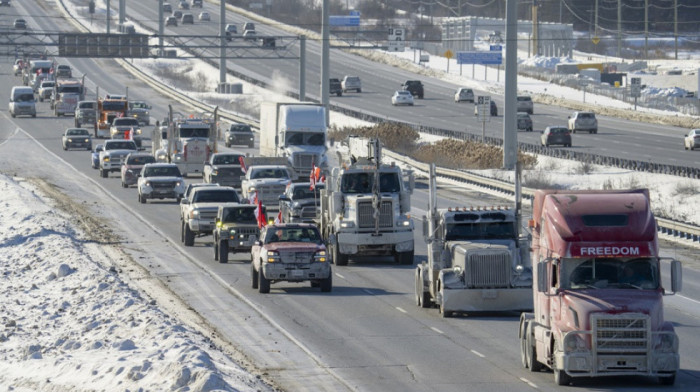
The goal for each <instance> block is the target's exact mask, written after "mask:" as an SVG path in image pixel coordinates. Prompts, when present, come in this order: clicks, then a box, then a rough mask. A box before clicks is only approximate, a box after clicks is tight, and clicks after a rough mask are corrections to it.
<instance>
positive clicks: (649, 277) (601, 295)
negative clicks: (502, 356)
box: [519, 189, 682, 385]
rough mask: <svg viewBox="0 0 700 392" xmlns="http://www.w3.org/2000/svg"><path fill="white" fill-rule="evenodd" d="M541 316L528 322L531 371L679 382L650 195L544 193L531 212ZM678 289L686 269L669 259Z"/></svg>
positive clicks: (524, 334)
mask: <svg viewBox="0 0 700 392" xmlns="http://www.w3.org/2000/svg"><path fill="white" fill-rule="evenodd" d="M532 211H533V212H532V220H531V221H530V224H529V225H530V227H531V229H532V250H531V259H532V260H533V262H534V263H535V265H536V268H534V269H533V272H534V281H535V284H534V285H533V293H534V313H523V314H522V315H521V317H520V330H519V338H520V343H521V359H522V363H523V366H525V367H526V368H529V369H530V371H533V372H535V371H539V370H540V369H542V368H543V367H548V368H551V369H552V371H553V372H554V381H555V383H556V384H558V385H568V384H569V383H571V382H572V381H574V380H576V379H578V378H581V377H600V376H624V375H640V376H656V377H658V378H659V381H660V382H661V384H664V385H672V384H673V383H674V382H675V378H676V372H677V371H678V369H679V363H680V362H679V361H680V358H679V355H678V346H679V343H678V336H677V335H676V334H675V332H674V328H673V324H672V323H670V322H668V321H664V318H663V296H664V294H666V292H665V289H664V288H663V286H662V282H661V257H659V245H658V237H657V228H656V220H655V219H654V216H653V215H652V212H651V206H650V203H649V191H648V190H646V189H634V190H616V191H609V190H607V191H606V190H588V191H583V190H582V191H575V190H538V191H536V193H535V197H534V200H533V208H532ZM670 270H671V279H670V283H671V291H672V292H673V293H675V292H679V291H680V290H681V283H682V282H681V274H682V270H681V264H680V262H678V261H676V260H670Z"/></svg>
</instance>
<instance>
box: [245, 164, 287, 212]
mask: <svg viewBox="0 0 700 392" xmlns="http://www.w3.org/2000/svg"><path fill="white" fill-rule="evenodd" d="M243 162H244V163H245V167H246V173H245V177H243V178H242V182H241V190H242V193H241V194H242V195H243V198H244V199H249V200H252V199H253V198H254V197H256V196H257V198H258V200H260V201H261V202H262V204H263V205H264V206H265V207H266V208H267V210H268V211H270V210H275V211H277V210H278V208H279V196H280V195H281V194H282V193H284V190H285V189H287V185H289V184H290V183H291V182H292V176H291V175H290V174H289V169H288V167H287V165H286V163H287V160H286V159H285V158H268V157H246V158H243Z"/></svg>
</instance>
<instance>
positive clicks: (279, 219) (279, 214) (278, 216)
mask: <svg viewBox="0 0 700 392" xmlns="http://www.w3.org/2000/svg"><path fill="white" fill-rule="evenodd" d="M280 223H282V211H280V212H278V213H277V218H275V224H276V225H279V224H280Z"/></svg>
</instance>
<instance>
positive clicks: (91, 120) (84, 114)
mask: <svg viewBox="0 0 700 392" xmlns="http://www.w3.org/2000/svg"><path fill="white" fill-rule="evenodd" d="M96 117H97V101H79V102H78V105H77V106H76V107H75V115H74V118H75V127H76V128H79V127H80V126H81V125H83V124H90V125H91V126H94V125H95V120H96Z"/></svg>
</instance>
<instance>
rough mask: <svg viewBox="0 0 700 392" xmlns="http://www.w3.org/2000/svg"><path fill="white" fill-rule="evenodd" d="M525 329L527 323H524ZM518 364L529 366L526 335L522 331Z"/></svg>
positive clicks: (526, 367)
mask: <svg viewBox="0 0 700 392" xmlns="http://www.w3.org/2000/svg"><path fill="white" fill-rule="evenodd" d="M525 330H527V324H526V325H525ZM520 364H521V365H523V367H524V368H525V369H528V368H529V367H530V363H529V361H528V358H527V335H526V334H525V332H523V336H522V337H521V338H520Z"/></svg>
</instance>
